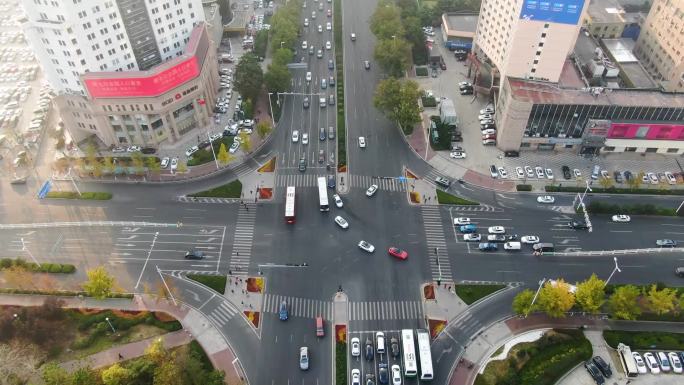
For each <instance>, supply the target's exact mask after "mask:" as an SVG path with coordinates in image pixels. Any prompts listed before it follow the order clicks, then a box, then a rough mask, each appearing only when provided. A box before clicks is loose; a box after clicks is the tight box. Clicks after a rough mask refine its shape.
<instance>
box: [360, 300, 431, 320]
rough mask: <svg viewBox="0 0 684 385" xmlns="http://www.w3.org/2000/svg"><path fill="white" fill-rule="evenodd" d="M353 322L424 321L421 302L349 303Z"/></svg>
mask: <svg viewBox="0 0 684 385" xmlns="http://www.w3.org/2000/svg"><path fill="white" fill-rule="evenodd" d="M349 315H350V316H349V317H350V318H349V319H350V320H352V321H369V320H395V319H422V318H423V306H422V303H421V302H420V301H364V302H349Z"/></svg>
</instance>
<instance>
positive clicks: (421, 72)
mask: <svg viewBox="0 0 684 385" xmlns="http://www.w3.org/2000/svg"><path fill="white" fill-rule="evenodd" d="M416 76H428V69H427V67H416Z"/></svg>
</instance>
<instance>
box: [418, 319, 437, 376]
mask: <svg viewBox="0 0 684 385" xmlns="http://www.w3.org/2000/svg"><path fill="white" fill-rule="evenodd" d="M416 335H417V336H418V356H419V357H420V379H421V380H432V377H433V376H434V374H433V373H432V353H430V333H428V332H427V330H422V329H418V330H416Z"/></svg>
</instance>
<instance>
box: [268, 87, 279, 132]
mask: <svg viewBox="0 0 684 385" xmlns="http://www.w3.org/2000/svg"><path fill="white" fill-rule="evenodd" d="M272 94H273V93H272V92H269V93H268V109H269V110H271V124H273V129H274V130H275V118H274V117H273V104H271V95H272ZM276 97H278V94H277V93H276ZM276 101H277V100H276Z"/></svg>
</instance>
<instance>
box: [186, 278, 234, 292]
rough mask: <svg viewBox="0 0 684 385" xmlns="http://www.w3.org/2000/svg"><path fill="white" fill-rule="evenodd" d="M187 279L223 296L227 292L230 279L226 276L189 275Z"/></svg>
mask: <svg viewBox="0 0 684 385" xmlns="http://www.w3.org/2000/svg"><path fill="white" fill-rule="evenodd" d="M187 277H188V278H190V279H192V280H193V281H197V282H199V283H201V284H202V285H204V286H207V287H209V288H211V289H213V290H214V291H216V292H218V293H221V294H223V293H224V292H225V291H226V281H227V280H228V279H227V278H226V276H225V275H205V274H188V275H187Z"/></svg>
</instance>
